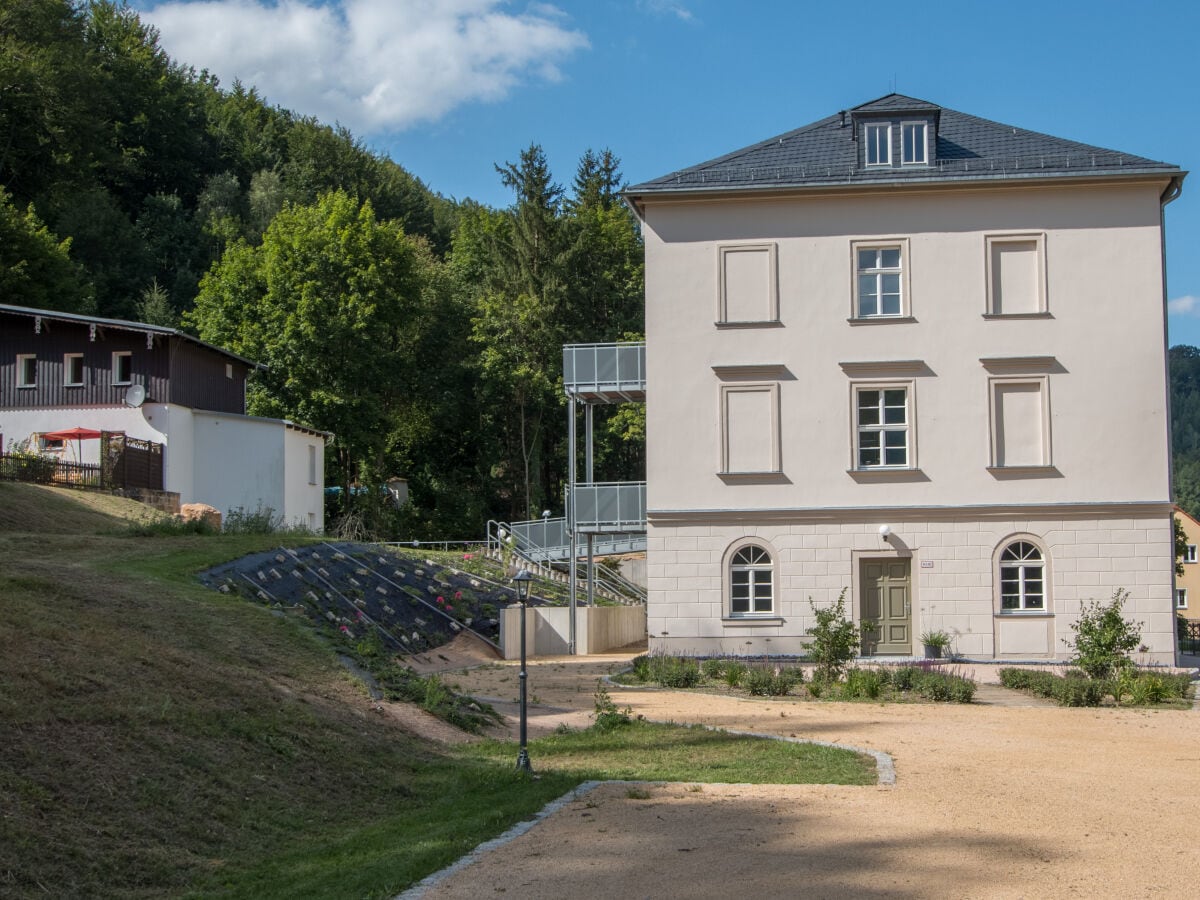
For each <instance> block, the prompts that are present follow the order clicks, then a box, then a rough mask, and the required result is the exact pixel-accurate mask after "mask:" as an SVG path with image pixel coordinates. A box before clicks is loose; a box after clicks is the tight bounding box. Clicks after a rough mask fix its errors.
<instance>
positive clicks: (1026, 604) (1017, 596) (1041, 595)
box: [1000, 541, 1046, 611]
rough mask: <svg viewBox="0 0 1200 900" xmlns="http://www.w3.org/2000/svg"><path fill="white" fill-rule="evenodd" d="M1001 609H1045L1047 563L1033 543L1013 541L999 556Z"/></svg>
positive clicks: (1039, 549)
mask: <svg viewBox="0 0 1200 900" xmlns="http://www.w3.org/2000/svg"><path fill="white" fill-rule="evenodd" d="M1000 608H1001V609H1003V610H1013V611H1022V610H1037V611H1041V610H1044V609H1045V608H1046V560H1045V557H1043V556H1042V550H1041V548H1040V547H1038V545H1037V544H1034V543H1033V542H1032V541H1013V542H1012V543H1011V544H1009V545H1008V546H1007V547H1005V548H1004V550H1003V551H1001V553H1000Z"/></svg>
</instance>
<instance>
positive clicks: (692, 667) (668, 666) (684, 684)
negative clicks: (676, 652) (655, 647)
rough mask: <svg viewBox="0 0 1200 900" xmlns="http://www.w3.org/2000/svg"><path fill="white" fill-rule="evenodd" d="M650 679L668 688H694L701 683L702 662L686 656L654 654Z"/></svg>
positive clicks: (651, 659)
mask: <svg viewBox="0 0 1200 900" xmlns="http://www.w3.org/2000/svg"><path fill="white" fill-rule="evenodd" d="M650 681H655V682H658V683H659V684H661V685H662V686H663V687H668V688H693V687H695V686H696V685H698V684H699V683H700V664H699V663H697V662H696V660H694V659H691V658H690V657H686V656H652V657H650Z"/></svg>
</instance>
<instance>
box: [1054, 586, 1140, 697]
mask: <svg viewBox="0 0 1200 900" xmlns="http://www.w3.org/2000/svg"><path fill="white" fill-rule="evenodd" d="M1128 597H1129V592H1128V591H1126V590H1125V589H1124V588H1117V590H1116V591H1115V592H1114V593H1113V595H1112V600H1110V601H1109V602H1108V603H1107V604H1102V603H1100V601H1098V600H1097V601H1092V602H1090V603H1084V604H1083V610H1082V612H1080V614H1079V619H1078V620H1077V621H1075V622H1072V623H1071V630H1072V631H1074V632H1075V637H1074V638H1072V639H1071V640H1068V641H1067V642H1066V643H1067V646H1068V647H1070V648H1071V649H1072V650H1073V651H1074V655H1073V656H1072V657H1071V663H1072V664H1073V665H1076V666H1078V667H1079V668H1080V669H1082V670H1083V672H1084V673H1085V674H1086V675H1087V676H1088V677H1089V678H1097V679H1104V678H1110V677H1111V676H1112V674H1113V673H1114V672H1116V671H1118V670H1119V669H1123V668H1126V667H1127V666H1131V665H1133V660H1132V659H1130V658H1129V654H1130V653H1132V652H1133V651H1134V650H1136V649H1137V648H1138V645H1139V644H1140V643H1141V640H1142V626H1141V623H1140V622H1129V621H1126V620H1125V618H1124V617H1123V616H1122V615H1121V607H1122V606H1124V604H1125V601H1126V600H1127V599H1128Z"/></svg>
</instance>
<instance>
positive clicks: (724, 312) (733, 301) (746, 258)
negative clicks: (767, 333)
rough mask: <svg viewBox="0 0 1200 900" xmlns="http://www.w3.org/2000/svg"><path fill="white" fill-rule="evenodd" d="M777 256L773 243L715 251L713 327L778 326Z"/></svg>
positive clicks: (720, 247) (727, 245)
mask: <svg viewBox="0 0 1200 900" xmlns="http://www.w3.org/2000/svg"><path fill="white" fill-rule="evenodd" d="M778 271H779V269H778V256H777V250H776V245H775V244H774V243H761V244H725V245H722V246H719V247H718V248H717V326H718V327H720V326H730V327H736V326H741V327H750V326H755V325H758V326H767V325H778V324H779V276H778Z"/></svg>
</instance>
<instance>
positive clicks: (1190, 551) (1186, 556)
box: [1183, 544, 1197, 563]
mask: <svg viewBox="0 0 1200 900" xmlns="http://www.w3.org/2000/svg"><path fill="white" fill-rule="evenodd" d="M1196 559H1197V557H1196V545H1195V544H1188V545H1187V549H1186V550H1184V551H1183V561H1184V562H1185V563H1194V562H1195V561H1196Z"/></svg>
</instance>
